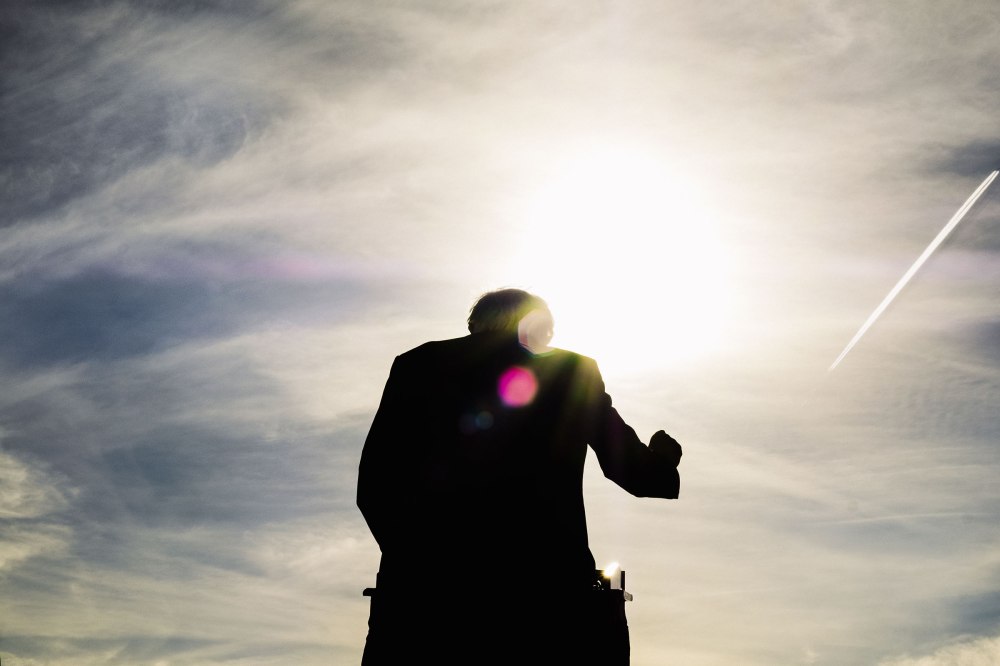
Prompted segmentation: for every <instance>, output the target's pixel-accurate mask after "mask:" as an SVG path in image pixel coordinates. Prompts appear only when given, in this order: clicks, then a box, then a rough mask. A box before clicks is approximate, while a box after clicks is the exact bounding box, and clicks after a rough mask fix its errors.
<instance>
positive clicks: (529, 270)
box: [510, 147, 730, 373]
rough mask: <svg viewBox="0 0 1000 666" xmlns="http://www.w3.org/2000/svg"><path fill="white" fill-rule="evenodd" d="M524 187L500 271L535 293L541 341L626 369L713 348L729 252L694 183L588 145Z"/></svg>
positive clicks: (724, 302)
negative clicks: (546, 333)
mask: <svg viewBox="0 0 1000 666" xmlns="http://www.w3.org/2000/svg"><path fill="white" fill-rule="evenodd" d="M557 171H558V173H556V174H555V175H553V176H552V177H551V178H549V179H546V180H545V181H543V182H542V183H540V186H539V188H538V189H537V190H536V191H535V192H533V193H532V194H530V195H529V196H528V197H527V199H526V203H525V209H524V210H523V212H522V213H521V214H520V219H521V220H522V221H523V223H524V227H523V234H522V240H521V244H520V248H519V250H518V253H517V256H516V258H515V260H514V266H512V267H511V269H510V270H511V272H510V274H511V275H514V276H517V278H518V283H519V284H520V285H523V286H525V287H526V288H528V289H531V290H533V291H534V292H535V293H538V294H539V295H540V296H542V297H543V298H545V299H546V300H547V301H548V302H549V305H550V306H551V308H552V311H553V314H554V315H555V320H556V328H555V338H554V340H553V344H554V345H555V346H558V347H563V348H567V349H572V350H574V351H579V352H581V353H584V354H587V355H589V356H593V357H595V358H596V359H597V360H598V362H599V364H600V365H601V367H602V369H604V370H606V371H610V372H613V373H633V372H636V371H641V370H644V369H652V368H657V367H664V366H666V365H671V366H676V365H678V364H680V363H684V362H687V361H691V360H693V359H696V358H698V357H700V356H703V355H704V354H705V353H706V352H709V351H711V350H712V349H714V348H716V347H717V345H718V343H719V342H720V341H721V339H722V337H723V328H724V324H725V320H726V317H727V312H728V308H729V304H730V303H729V300H730V299H729V298H728V295H729V290H728V289H727V286H728V285H727V282H728V279H727V274H728V270H727V269H728V266H729V258H728V257H727V256H726V252H725V250H724V247H723V244H722V243H721V242H720V239H719V238H718V237H717V233H716V229H715V228H714V222H715V220H714V218H713V215H712V214H711V212H710V211H709V210H708V208H707V207H706V205H705V204H704V202H702V201H700V196H699V193H698V192H697V191H695V189H694V187H693V186H692V185H691V184H690V183H687V182H685V181H684V180H683V179H680V178H679V177H678V175H677V174H676V173H673V172H672V171H671V170H670V169H668V168H667V166H666V164H664V163H663V162H661V161H659V160H657V159H656V158H655V157H654V156H652V155H649V154H645V153H643V152H641V151H637V150H630V149H625V148H607V147H601V148H589V149H588V150H586V151H584V152H582V153H581V154H580V155H578V156H576V157H574V158H573V159H570V160H567V162H566V163H564V164H562V165H560V167H559V168H558V169H557Z"/></svg>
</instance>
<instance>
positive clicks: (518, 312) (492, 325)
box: [469, 289, 552, 333]
mask: <svg viewBox="0 0 1000 666" xmlns="http://www.w3.org/2000/svg"><path fill="white" fill-rule="evenodd" d="M532 311H542V312H544V313H545V314H546V315H548V317H549V319H550V320H551V317H552V315H551V314H550V313H549V306H548V304H547V303H546V302H545V301H544V300H542V299H541V298H540V297H538V296H535V295H534V294H531V293H528V292H527V291H524V290H523V289H497V290H495V291H489V292H486V293H485V294H483V295H482V296H480V297H479V300H477V301H476V303H475V305H473V306H472V310H470V311H469V332H470V333H483V332H486V331H507V332H509V333H516V332H517V330H518V324H520V322H521V320H522V319H524V317H525V316H526V315H527V314H528V313H530V312H532Z"/></svg>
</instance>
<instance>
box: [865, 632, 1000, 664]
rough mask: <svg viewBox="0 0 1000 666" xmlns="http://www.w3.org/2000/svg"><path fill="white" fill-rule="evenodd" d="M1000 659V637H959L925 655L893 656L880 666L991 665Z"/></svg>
mask: <svg viewBox="0 0 1000 666" xmlns="http://www.w3.org/2000/svg"><path fill="white" fill-rule="evenodd" d="M998 661H1000V638H978V639H971V640H970V639H964V640H963V639H959V640H958V641H956V642H955V643H954V644H952V645H947V646H945V647H942V648H939V649H938V650H935V651H934V652H933V653H932V654H929V655H927V656H923V657H911V656H903V657H893V658H890V659H884V660H882V661H880V662H879V666H991V665H992V664H996V663H997V662H998Z"/></svg>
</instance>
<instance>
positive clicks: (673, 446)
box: [587, 361, 682, 499]
mask: <svg viewBox="0 0 1000 666" xmlns="http://www.w3.org/2000/svg"><path fill="white" fill-rule="evenodd" d="M587 374H588V384H589V386H588V395H589V400H588V403H589V405H590V406H589V412H590V418H589V426H590V436H589V441H590V446H591V448H593V449H594V452H595V453H596V454H597V460H598V462H599V463H600V465H601V470H602V471H603V472H604V476H606V477H607V478H609V479H611V480H612V481H614V482H615V483H617V484H618V485H619V486H621V487H622V488H623V489H625V490H626V491H628V492H629V493H631V494H632V495H635V496H636V497H662V498H666V499H676V498H677V497H678V495H679V494H680V475H679V474H678V472H677V465H678V463H680V459H681V453H682V452H681V445H680V444H679V443H677V441H676V440H675V439H674V438H673V437H671V436H670V435H668V434H667V433H666V432H664V431H662V430H660V431H658V432H657V433H656V434H654V435H653V437H652V439H651V440H650V445H649V446H646V444H645V443H644V442H643V441H642V440H641V439H639V436H638V435H636V433H635V430H633V429H632V427H631V426H629V425H628V424H627V423H625V420H624V419H622V417H621V415H620V414H619V413H618V410H616V409H615V408H614V407H613V406H612V404H611V396H609V395H608V394H607V392H606V390H605V387H604V380H603V378H602V377H601V374H600V372H599V370H598V369H597V364H596V363H593V362H592V361H591V362H590V368H588V373H587Z"/></svg>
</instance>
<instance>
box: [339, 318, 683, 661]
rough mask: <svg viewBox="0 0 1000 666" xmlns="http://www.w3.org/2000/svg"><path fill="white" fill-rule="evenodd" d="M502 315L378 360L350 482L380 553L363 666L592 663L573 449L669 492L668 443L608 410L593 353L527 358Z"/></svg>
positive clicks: (655, 490) (642, 491) (629, 481)
mask: <svg viewBox="0 0 1000 666" xmlns="http://www.w3.org/2000/svg"><path fill="white" fill-rule="evenodd" d="M516 326H517V321H516V320H515V324H514V328H513V329H512V328H509V327H508V328H506V329H504V330H488V331H476V332H474V333H472V334H471V335H468V336H466V337H463V338H456V339H453V340H444V341H436V342H429V343H426V344H424V345H421V346H419V347H416V348H414V349H412V350H410V351H408V352H406V353H404V354H401V355H400V356H398V357H397V358H396V360H395V361H394V363H393V366H392V370H391V372H390V375H389V379H388V381H387V383H386V386H385V391H384V393H383V395H382V401H381V403H380V405H379V409H378V412H377V413H376V415H375V419H374V421H373V423H372V427H371V430H370V431H369V433H368V437H367V439H366V441H365V447H364V452H363V454H362V459H361V466H360V472H359V477H358V506H359V507H360V508H361V511H362V513H363V514H364V516H365V519H366V520H367V522H368V525H369V527H370V528H371V531H372V534H373V535H374V536H375V538H376V540H377V541H378V543H379V547H380V548H381V551H382V560H381V563H380V568H379V574H378V579H377V580H378V583H377V587H376V591H375V596H374V597H373V600H372V613H371V618H370V620H369V636H368V642H367V645H366V651H365V662H364V663H365V664H366V666H367V665H368V664H385V663H402V661H400V660H405V661H419V657H421V656H426V657H429V658H432V659H433V660H434V661H435V662H436V663H521V664H534V663H560V662H559V661H552V660H554V659H559V660H562V659H563V658H565V657H567V655H570V654H572V655H575V657H574V659H573V661H574V662H575V663H607V662H606V661H605V662H601V661H597V662H592V661H583V659H584V657H585V656H586V655H587V654H588V651H589V652H590V653H594V654H596V653H595V652H594V649H593V646H592V644H591V643H588V641H587V639H586V638H585V636H586V633H587V632H588V631H591V629H592V628H594V627H596V626H597V625H595V624H594V622H595V621H596V620H595V615H594V613H593V612H591V610H592V599H593V594H592V592H593V584H594V570H595V563H594V558H593V555H592V554H591V552H590V549H589V546H588V542H587V526H586V517H585V513H584V502H583V490H582V487H583V471H584V463H585V460H586V453H587V447H588V445H589V446H590V447H591V448H593V449H594V451H595V453H596V454H597V457H598V461H599V463H600V465H601V468H602V470H603V471H604V473H605V475H606V476H607V477H608V478H610V479H612V480H613V481H615V482H616V483H617V484H618V485H620V486H621V487H623V488H624V489H625V490H627V491H628V492H630V493H632V494H633V495H637V496H641V497H664V498H674V497H677V494H678V488H679V477H678V475H677V470H676V465H677V461H678V459H679V455H680V452H679V446H678V445H677V444H676V442H674V441H673V440H672V439H671V438H669V436H667V435H666V434H665V433H662V432H661V433H657V434H658V435H662V438H661V443H662V442H666V441H669V443H670V446H673V447H676V455H675V454H673V453H672V452H671V451H672V449H671V448H670V446H665V447H661V449H662V450H656V449H654V448H653V447H647V446H646V445H645V444H644V443H643V442H642V441H641V440H640V439H639V438H638V436H637V435H636V434H635V432H634V431H633V430H632V428H631V427H629V426H628V425H627V424H626V423H625V422H624V421H623V420H622V419H621V417H620V416H619V415H618V413H617V411H615V409H614V408H613V407H612V406H611V399H610V397H609V396H608V395H607V393H606V392H605V389H604V383H603V380H602V379H601V375H600V372H599V371H598V369H597V365H596V363H594V361H593V360H591V359H589V358H587V357H584V356H580V355H578V354H574V353H572V352H567V351H562V350H548V351H546V352H545V353H532V352H531V351H529V350H528V349H526V347H525V346H523V345H522V344H521V342H524V341H523V340H521V341H520V342H519V337H518V332H517V328H516ZM474 328H475V327H474V326H473V325H472V318H471V317H470V329H473V330H474ZM622 628H623V629H624V635H623V637H622V638H621V640H619V641H618V642H617V644H618V646H619V647H618V648H615V649H619V650H620V646H621V645H624V654H625V661H624V662H621V661H620V660H619V661H616V662H615V663H627V646H628V639H627V629H625V627H624V623H622ZM581 631H583V632H584V637H583V638H582V637H581V636H580V635H579V632H581ZM591 633H592V632H591ZM581 638H582V641H581ZM536 644H537V646H538V647H537V648H535V647H533V648H531V649H530V650H527V651H526V648H525V646H533V645H536ZM449 645H451V646H458V647H456V650H457V651H456V652H455V653H454V654H449V653H448V652H447V650H448V647H447V646H449ZM484 650H485V652H484ZM538 650H540V652H539V651H538ZM473 653H475V656H473ZM487 655H490V656H491V660H487V659H485V656H487ZM590 656H593V654H591V655H590Z"/></svg>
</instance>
